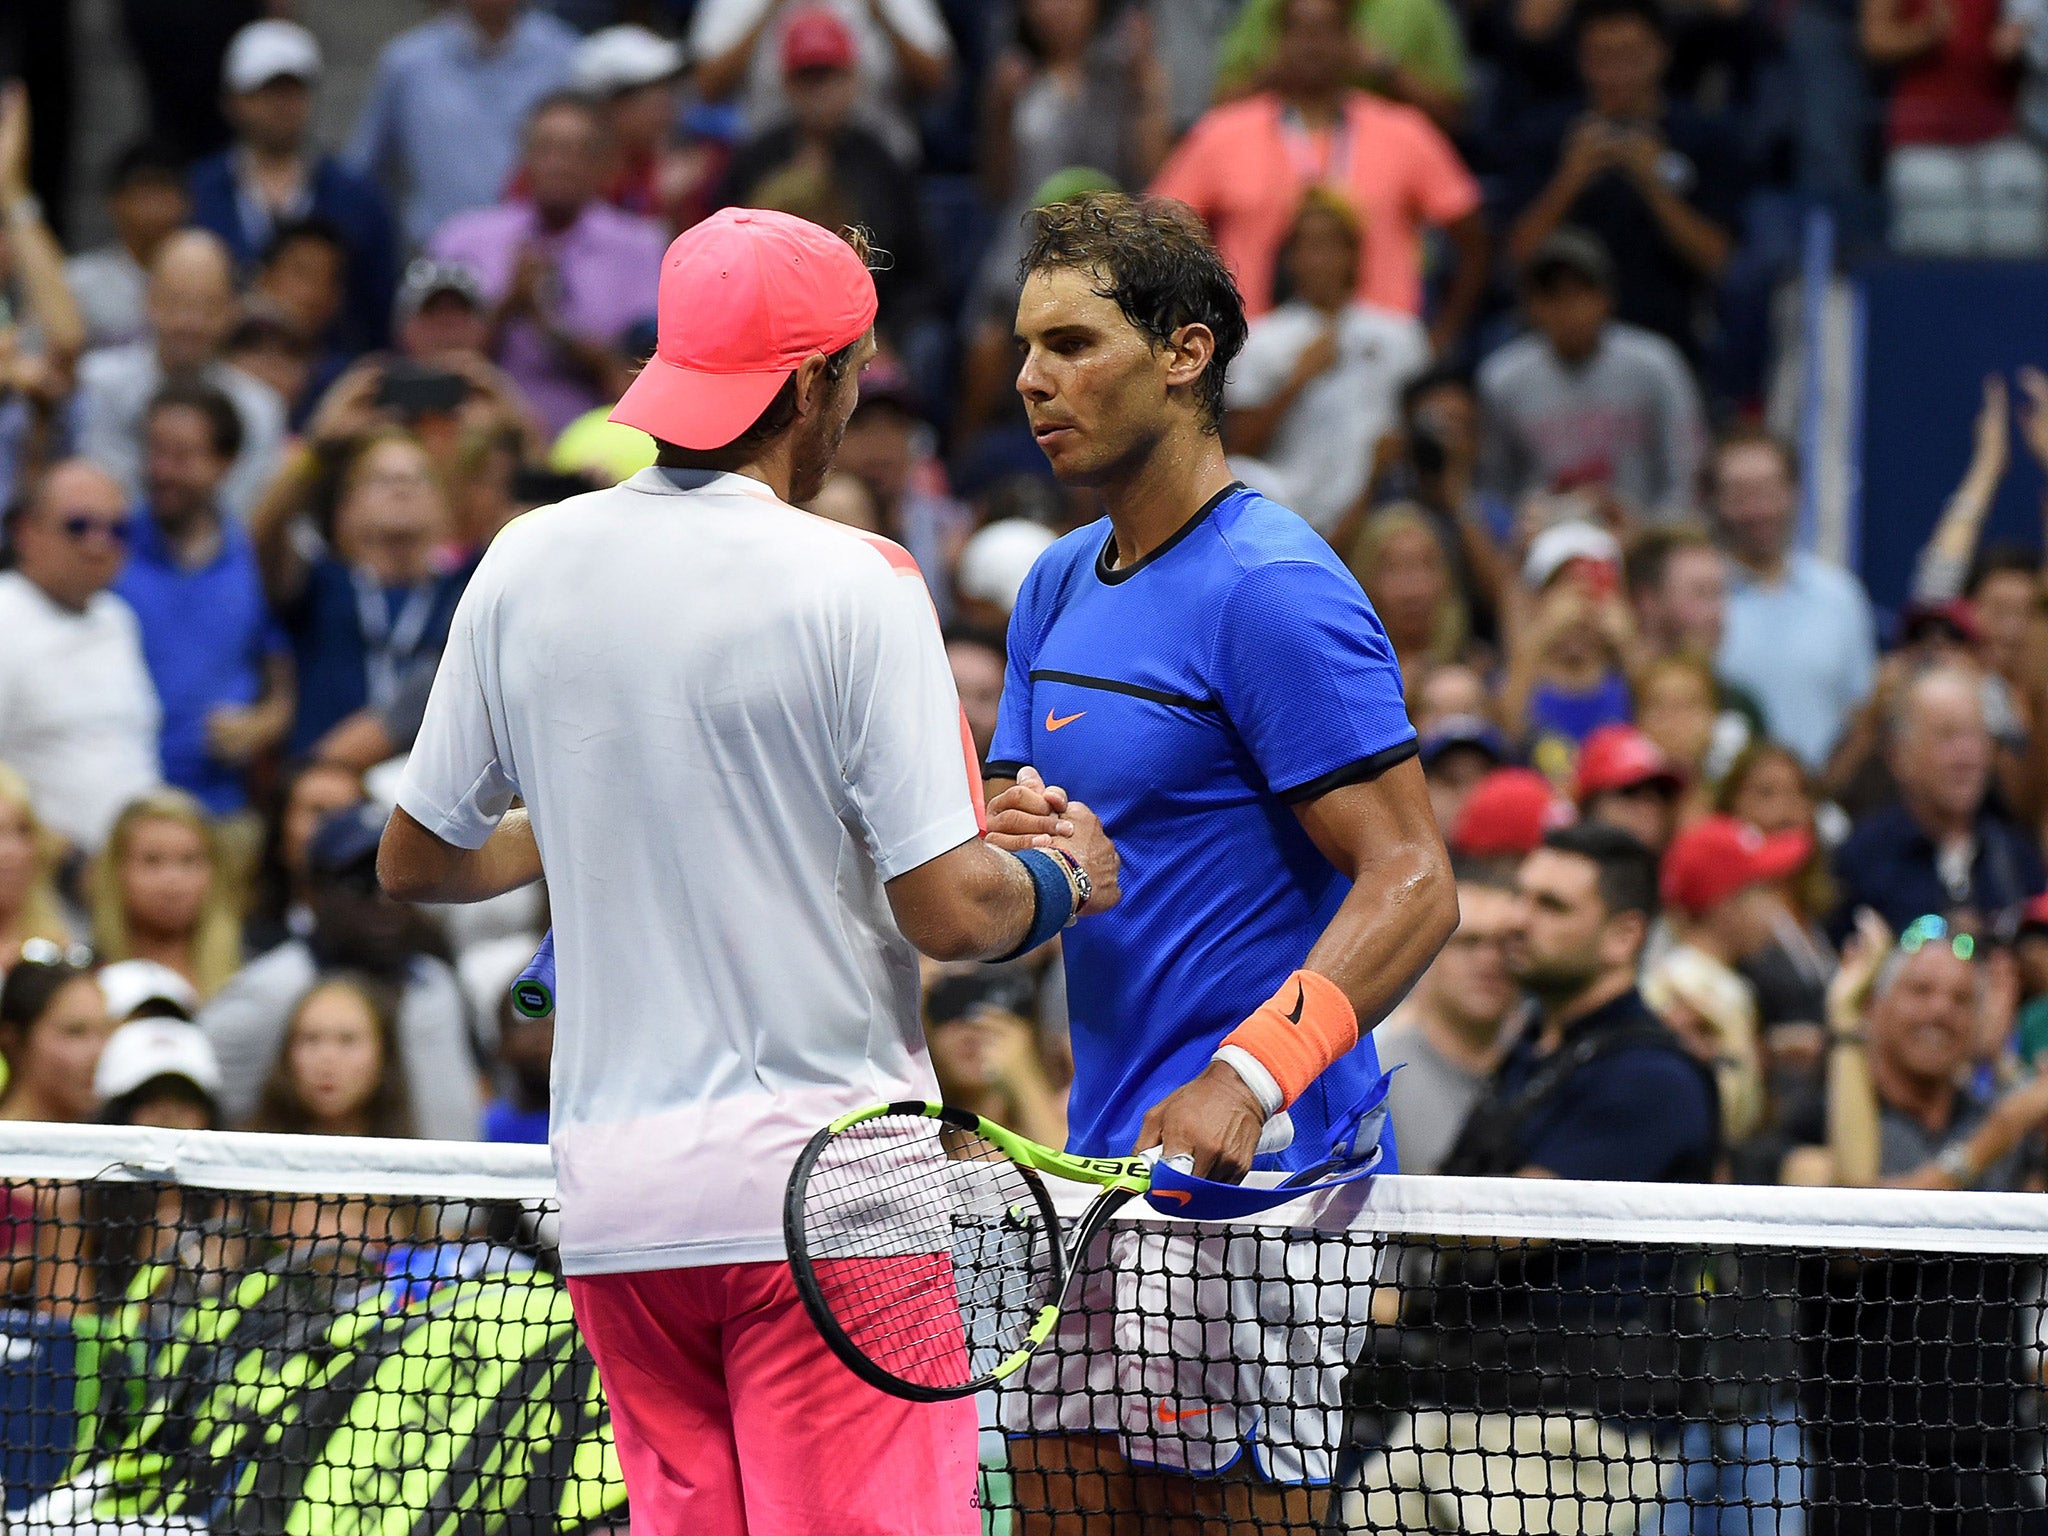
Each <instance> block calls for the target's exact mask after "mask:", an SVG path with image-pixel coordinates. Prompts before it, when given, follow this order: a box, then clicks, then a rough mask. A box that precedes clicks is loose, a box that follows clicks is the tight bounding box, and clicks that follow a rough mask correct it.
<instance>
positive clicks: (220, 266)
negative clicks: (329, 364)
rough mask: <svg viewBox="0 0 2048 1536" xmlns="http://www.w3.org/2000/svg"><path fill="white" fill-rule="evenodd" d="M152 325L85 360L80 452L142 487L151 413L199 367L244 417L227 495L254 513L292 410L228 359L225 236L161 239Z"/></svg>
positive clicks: (236, 507)
mask: <svg viewBox="0 0 2048 1536" xmlns="http://www.w3.org/2000/svg"><path fill="white" fill-rule="evenodd" d="M149 323H150V335H149V337H148V339H146V340H143V341H137V342H132V343H130V344H129V345H128V346H125V347H108V348H105V349H103V350H101V351H98V352H91V353H88V354H86V357H85V361H84V362H82V363H80V364H79V367H78V404H77V421H78V447H79V452H80V453H81V454H82V455H83V456H84V457H86V458H88V459H91V460H93V461H94V462H95V463H97V464H100V465H103V466H104V467H105V468H106V470H107V471H108V472H109V473H110V474H112V475H113V476H114V477H115V478H116V479H117V480H119V481H120V482H121V484H122V485H123V486H125V487H126V488H127V489H128V491H129V493H130V494H131V495H133V494H139V493H140V491H141V489H142V417H143V413H144V411H146V410H147V409H148V407H149V402H150V401H151V400H152V399H154V398H155V396H156V392H157V391H158V390H159V389H161V388H162V387H163V385H164V382H165V381H166V380H167V379H169V378H171V377H172V376H174V375H177V374H182V373H196V374H198V375H199V376H200V377H201V378H203V379H204V380H205V381H206V382H207V383H208V384H211V385H212V386H213V387H214V388H215V389H217V390H219V391H220V392H221V393H222V394H224V395H226V396H227V397H228V399H230V400H232V401H233V402H234V406H235V413H236V414H237V415H239V416H240V417H241V418H242V451H241V452H240V453H239V454H237V455H236V456H235V462H234V467H233V468H232V469H230V470H229V471H228V474H227V478H226V479H225V480H224V481H223V483H222V485H221V501H222V502H223V503H224V504H225V505H226V507H227V508H228V510H229V511H231V512H233V513H234V514H235V515H236V516H237V517H247V516H248V515H249V509H250V508H251V507H252V506H254V505H255V503H256V497H257V496H258V494H260V493H261V491H262V489H263V487H264V486H265V485H266V484H267V483H268V482H269V480H270V477H271V475H272V473H273V472H274V471H275V469H276V467H277V457H278V452H279V450H280V448H281V447H282V445H283V442H284V429H285V408H284V401H282V400H281V399H279V398H278V396H277V393H276V392H275V391H274V390H272V389H271V388H270V387H269V386H268V385H266V384H260V383H258V382H257V381H256V380H255V379H252V378H250V377H249V375H247V374H246V373H243V372H241V371H239V370H238V369H234V368H230V367H229V366H228V365H227V364H226V363H224V362H222V361H221V357H220V354H221V350H222V348H223V347H225V346H226V344H227V339H228V334H229V333H230V332H231V331H232V330H233V329H234V325H235V285H234V270H233V267H232V265H231V263H230V260H229V257H228V250H227V247H226V246H225V245H223V244H222V243H221V241H220V237H219V236H217V235H213V234H209V233H208V232H207V231H205V230H197V229H193V230H184V231H182V232H180V233H178V234H176V235H173V236H172V237H171V238H170V239H168V240H166V241H165V242H164V243H163V247H162V249H160V250H159V251H158V252H157V256H156V264H155V265H154V266H153V267H151V268H150V272H149Z"/></svg>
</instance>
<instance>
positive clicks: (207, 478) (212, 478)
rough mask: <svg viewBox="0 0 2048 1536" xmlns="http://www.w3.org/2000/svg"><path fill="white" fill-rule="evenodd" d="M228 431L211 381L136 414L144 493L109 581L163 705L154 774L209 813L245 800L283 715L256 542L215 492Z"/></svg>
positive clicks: (283, 659) (224, 402) (161, 397)
mask: <svg viewBox="0 0 2048 1536" xmlns="http://www.w3.org/2000/svg"><path fill="white" fill-rule="evenodd" d="M241 433H242V423H241V418H240V417H238V416H237V415H236V414H235V408H234V406H233V404H232V403H231V402H230V401H229V400H228V398H227V396H225V395H223V394H222V393H221V392H220V391H219V390H217V389H214V388H213V387H212V386H211V385H207V384H202V383H198V382H196V381H194V382H189V383H184V382H174V383H171V384H167V385H165V386H164V388H162V389H161V390H159V391H158V392H157V395H156V398H155V399H153V400H152V401H151V402H150V404H149V408H148V412H147V414H146V415H145V416H144V418H143V423H142V434H143V471H142V474H143V483H144V486H145V488H146V490H147V498H146V500H145V501H144V503H143V505H142V507H141V509H140V511H139V512H138V513H137V515H136V516H135V518H134V520H133V522H132V523H131V524H130V528H129V554H128V563H127V565H126V566H125V567H124V568H123V569H122V572H121V577H120V580H119V581H117V582H116V583H115V585H114V590H115V591H116V592H117V593H119V594H120V596H121V597H122V598H123V599H124V600H125V601H126V602H127V603H128V605H129V606H130V607H131V608H133V609H134V610H135V616H136V619H137V620H138V622H139V623H140V625H141V627H142V654H143V657H144V658H145V659H146V660H147V661H148V663H149V675H150V679H151V681H152V682H153V683H154V685H155V688H156V694H157V698H158V700H159V701H160V702H161V704H162V707H163V720H162V727H161V734H160V736H159V738H158V747H159V753H160V756H161V758H162V762H163V772H164V778H165V780H166V781H167V782H169V783H171V784H174V785H176V786H177V787H178V788H179V789H182V790H185V791H187V792H189V793H191V794H193V795H196V796H198V797H199V799H200V800H201V801H202V802H203V803H204V804H205V806H206V810H207V813H208V814H209V815H213V816H236V815H241V814H243V813H246V812H247V811H248V809H249V793H248V785H247V783H246V781H245V777H244V775H245V774H246V772H247V769H248V766H249V764H250V763H251V762H252V761H253V760H255V759H256V758H259V757H261V756H262V755H263V754H264V753H266V752H268V751H270V750H271V749H272V748H274V747H275V746H277V744H278V743H279V742H281V741H283V740H284V736H285V733H286V732H287V731H288V730H290V728H291V723H292V709H293V687H292V665H291V656H290V653H289V652H288V650H287V649H286V646H285V641H284V636H283V634H282V632H281V631H280V630H279V629H278V627H277V624H276V621H275V620H273V619H272V618H271V616H270V609H269V606H268V604H267V603H266V602H265V600H264V595H263V582H262V579H261V576H260V574H259V573H258V570H257V566H256V549H255V546H254V545H253V544H252V543H251V542H250V539H249V535H248V534H247V532H245V531H244V530H243V528H242V526H241V525H240V524H239V523H238V522H236V521H235V519H234V518H232V517H230V516H229V515H228V514H227V512H226V511H225V509H224V508H223V507H222V506H221V504H220V491H221V485H222V482H223V481H224V480H225V479H226V477H227V472H228V466H229V465H231V464H233V463H234V461H235V455H236V453H237V451H238V450H239V448H240V446H241Z"/></svg>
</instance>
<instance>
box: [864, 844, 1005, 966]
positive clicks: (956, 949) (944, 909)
mask: <svg viewBox="0 0 2048 1536" xmlns="http://www.w3.org/2000/svg"><path fill="white" fill-rule="evenodd" d="M887 890H888V894H889V905H890V907H891V909H892V910H893V911H894V912H895V914H896V926H897V927H899V928H901V929H902V930H903V936H904V937H905V938H907V939H909V940H910V942H911V943H913V944H915V945H916V946H917V947H918V949H920V950H921V951H923V952H924V953H925V954H927V955H929V956H931V957H932V958H933V959H934V960H990V959H993V958H995V957H996V956H997V955H1006V954H1008V953H1009V952H1010V951H1011V950H1013V949H1015V948H1016V947H1017V946H1018V945H1019V944H1020V943H1022V942H1023V940H1024V938H1025V936H1026V934H1027V933H1028V932H1029V930H1030V928H1031V924H1032V918H1033V915H1034V913H1035V912H1036V904H1037V890H1036V887H1035V886H1033V884H1032V881H1031V876H1030V874H1029V872H1028V871H1027V870H1026V869H1025V867H1024V865H1023V864H1022V863H1021V862H1020V861H1019V860H1018V859H1017V858H1016V857H1015V855H1013V854H1008V853H1005V852H1003V851H1002V850H1001V849H999V848H993V847H990V846H989V845H988V844H987V843H984V842H982V841H981V840H980V839H978V838H977V839H976V840H975V841H973V842H968V843H962V844H961V845H960V846H959V847H957V848H954V849H951V850H949V851H947V852H945V853H942V854H940V855H939V856H938V857H937V858H936V859H933V860H931V861H930V862H929V863H926V864H921V865H919V866H918V867H917V868H916V869H913V870H910V871H908V872H906V873H904V874H901V875H898V876H897V877H896V878H895V879H894V880H891V881H890V882H889V884H888V886H887Z"/></svg>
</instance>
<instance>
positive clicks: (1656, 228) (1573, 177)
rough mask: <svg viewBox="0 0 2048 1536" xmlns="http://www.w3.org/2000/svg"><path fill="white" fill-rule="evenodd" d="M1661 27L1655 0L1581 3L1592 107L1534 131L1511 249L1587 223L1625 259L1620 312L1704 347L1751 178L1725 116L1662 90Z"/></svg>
mask: <svg viewBox="0 0 2048 1536" xmlns="http://www.w3.org/2000/svg"><path fill="white" fill-rule="evenodd" d="M1664 29H1665V22H1664V15H1663V12H1662V11H1661V10H1660V9H1659V8H1658V6H1657V5H1656V4H1655V0H1584V3H1583V4H1581V5H1580V6H1579V9H1578V63H1579V76H1580V79H1581V80H1582V81H1583V82H1584V86H1585V93H1586V103H1585V111H1584V112H1583V113H1582V114H1581V115H1579V116H1577V117H1575V118H1569V117H1557V118H1553V119H1552V120H1551V121H1549V122H1548V123H1546V124H1544V125H1543V126H1541V127H1540V128H1539V129H1538V130H1537V131H1536V132H1534V133H1533V134H1531V135H1530V137H1529V139H1528V142H1527V145H1526V147H1525V149H1524V151H1523V153H1522V156H1521V159H1522V167H1523V168H1522V172H1521V176H1520V183H1521V184H1520V187H1519V188H1518V190H1517V193H1516V194H1515V197H1514V201H1515V202H1516V204H1517V205H1518V206H1519V207H1520V209H1521V212H1520V215H1519V216H1518V217H1517V218H1516V219H1515V222H1514V224H1513V225H1512V227H1511V228H1510V229H1509V231H1508V239H1507V249H1508V254H1509V256H1510V257H1511V258H1512V259H1513V260H1514V262H1515V263H1516V265H1517V266H1525V267H1526V266H1527V265H1529V264H1530V263H1532V262H1533V261H1534V260H1535V258H1536V254H1537V252H1539V251H1540V250H1542V249H1543V247H1544V244H1545V242H1546V241H1548V240H1549V239H1550V237H1551V236H1552V235H1554V234H1555V233H1556V232H1557V231H1558V229H1559V228H1560V227H1562V226H1564V225H1567V224H1570V225H1576V226H1578V227H1580V228H1582V229H1585V230H1586V231H1588V232H1589V233H1591V234H1592V235H1593V236H1595V237H1596V238H1597V239H1598V240H1599V241H1600V242H1601V244H1602V245H1603V246H1604V247H1605V248H1606V249H1607V250H1608V251H1609V252H1610V253H1612V254H1613V255H1614V256H1615V258H1616V259H1617V260H1618V261H1619V262H1620V266H1619V268H1618V269H1617V270H1616V272H1615V275H1614V280H1613V284H1612V289H1613V294H1614V310H1615V313H1616V314H1617V315H1619V316H1620V318H1621V319H1622V320H1623V321H1625V322H1627V323H1628V324H1630V325H1634V326H1639V327H1641V328H1642V329H1644V330H1648V331H1653V332H1655V333H1656V334H1657V335H1659V336H1662V337H1663V338H1664V339H1665V340H1667V341H1669V342H1670V343H1671V344H1672V345H1674V346H1676V347H1677V348H1678V349H1679V350H1680V351H1681V352H1682V353H1684V354H1685V355H1686V356H1688V357H1693V358H1697V357H1698V356H1699V353H1700V349H1701V348H1700V343H1701V334H1700V313H1701V310H1702V308H1703V306H1704V303H1705V301H1706V300H1707V298H1708V297H1709V296H1710V295H1711V294H1712V292H1713V287H1714V284H1715V283H1716V282H1717V281H1719V279H1720V277H1721V275H1722V274H1723V273H1724V272H1725V271H1726V270H1727V267H1728V261H1729V258H1730V256H1731V255H1732V254H1733V252H1734V249H1735V240H1736V234H1737V224H1738V218H1739V215H1740V213H1741V209H1742V203H1743V198H1744V195H1745V190H1746V189H1745V186H1744V182H1745V179H1746V178H1745V172H1744V167H1743V165H1742V162H1741V157H1740V155H1739V154H1738V152H1737V149H1736V145H1735V141H1734V137H1733V135H1732V134H1731V133H1730V131H1729V129H1728V128H1727V126H1726V125H1725V124H1723V123H1722V122H1720V121H1718V120H1716V119H1714V118H1710V117H1707V116H1705V115H1703V114H1701V113H1699V112H1697V111H1695V110H1694V109H1693V108H1691V107H1690V106H1687V105H1686V104H1684V103H1682V102H1674V101H1671V100H1669V99H1667V98H1666V96H1665V94H1664V84H1663V82H1664V71H1665V66H1666V65H1667V64H1668V63H1669V62H1670V57H1671V55H1670V49H1669V47H1668V45H1667V44H1666V41H1665V35H1664Z"/></svg>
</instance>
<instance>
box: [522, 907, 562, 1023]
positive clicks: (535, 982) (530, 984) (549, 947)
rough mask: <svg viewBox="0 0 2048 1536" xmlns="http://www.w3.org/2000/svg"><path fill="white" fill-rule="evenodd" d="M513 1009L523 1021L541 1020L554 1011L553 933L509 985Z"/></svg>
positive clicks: (548, 932)
mask: <svg viewBox="0 0 2048 1536" xmlns="http://www.w3.org/2000/svg"><path fill="white" fill-rule="evenodd" d="M512 1006H513V1008H514V1009H516V1010H517V1011H518V1013H519V1014H520V1016H521V1017H522V1018H528V1019H544V1018H546V1017H547V1016H548V1015H549V1014H551V1013H553V1012H554V1011H555V930H554V929H552V928H550V929H549V930H548V931H547V936H546V937H545V938H543V939H542V940H541V941H540V950H539V952H538V953H537V954H535V955H534V957H533V959H532V960H530V961H528V962H527V966H526V969H525V970H523V971H521V972H520V973H519V975H518V976H517V977H516V978H515V979H514V980H513V982H512Z"/></svg>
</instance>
